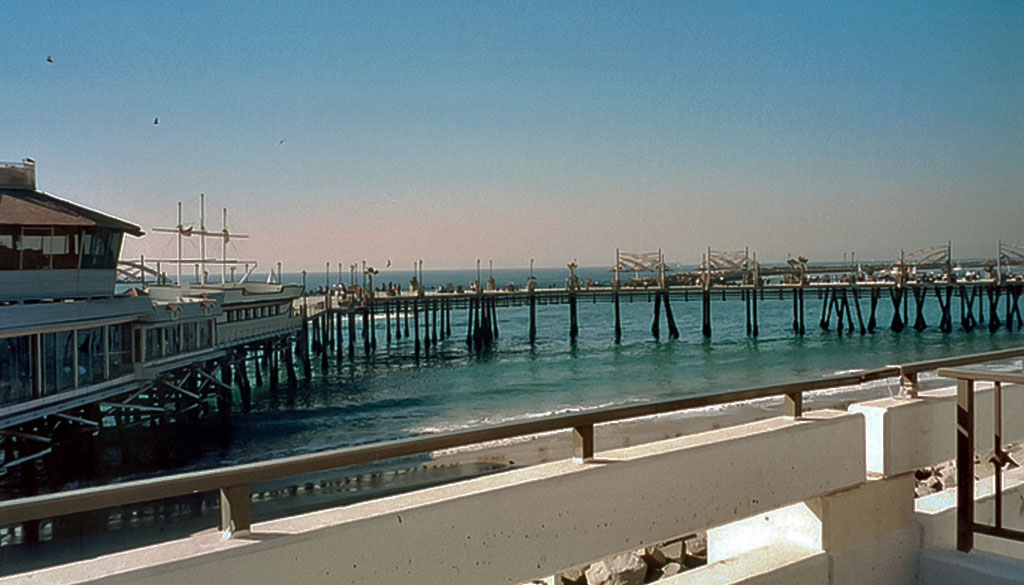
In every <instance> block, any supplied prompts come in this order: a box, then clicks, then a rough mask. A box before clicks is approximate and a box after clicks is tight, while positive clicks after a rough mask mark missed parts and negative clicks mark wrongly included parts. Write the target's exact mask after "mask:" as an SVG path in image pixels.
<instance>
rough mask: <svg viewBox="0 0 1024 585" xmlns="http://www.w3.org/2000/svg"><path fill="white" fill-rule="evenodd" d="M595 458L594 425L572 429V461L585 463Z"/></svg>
mask: <svg viewBox="0 0 1024 585" xmlns="http://www.w3.org/2000/svg"><path fill="white" fill-rule="evenodd" d="M593 458H594V425H592V424H586V425H580V426H575V427H573V428H572V460H573V461H574V462H576V463H583V462H584V461H587V460H589V459H593Z"/></svg>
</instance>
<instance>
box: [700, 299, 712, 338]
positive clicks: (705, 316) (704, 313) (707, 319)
mask: <svg viewBox="0 0 1024 585" xmlns="http://www.w3.org/2000/svg"><path fill="white" fill-rule="evenodd" d="M701 308H702V310H701V319H702V325H701V334H702V335H704V339H711V290H710V289H708V288H707V287H705V288H704V291H703V295H702V296H701Z"/></svg>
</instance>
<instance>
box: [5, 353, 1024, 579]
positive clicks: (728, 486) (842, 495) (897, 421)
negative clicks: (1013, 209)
mask: <svg viewBox="0 0 1024 585" xmlns="http://www.w3.org/2000/svg"><path fill="white" fill-rule="evenodd" d="M1022 355H1024V348H1015V349H1011V350H1004V351H997V352H989V353H985V354H976V355H974V356H970V358H969V361H966V362H965V361H964V360H965V359H967V358H952V359H950V360H935V361H933V362H928V364H929V367H930V368H939V367H946V366H947V365H950V364H952V365H963V364H964V363H983V362H988V361H994V360H1005V359H1010V358H1015V357H1020V356H1022ZM912 367H913V368H918V367H921V369H919V370H918V371H923V370H924V369H925V368H923V366H920V365H912ZM902 371H904V372H905V371H906V366H904V370H902ZM900 373H901V369H900V366H892V367H887V368H881V369H878V370H871V371H868V372H862V373H859V374H853V375H846V376H837V377H832V378H824V379H818V380H810V381H805V382H800V383H794V384H780V385H776V386H768V387H761V388H754V389H748V390H742V391H739V392H732V393H727V394H720V395H713V396H704V397H695V398H687V399H679V400H670V401H662V402H655V403H648V404H639V405H631V406H624V407H615V408H606V409H599V410H592V411H585V412H581V413H576V414H571V415H563V416H557V417H550V418H545V419H536V420H531V421H525V422H520V423H515V424H508V425H500V426H494V427H486V428H480V429H471V430H467V431H461V432H456V433H448V434H443V435H434V436H427V437H416V438H411V439H405V440H400V441H392V442H388V443H382V444H376V445H370V446H365V447H356V448H348V449H339V450H334V451H329V452H325V453H319V454H314V455H306V456H301V457H293V458H288V459H283V460H278V461H269V462H261V463H254V464H249V465H242V466H235V467H230V468H224V469H217V470H210V471H203V472H197V473H190V474H182V475H175V476H169V477H164V478H156V479H151V480H143V481H135V482H129V483H125V484H120V485H114V486H104V487H98V488H89V489H84V490H76V491H72V492H67V493H59V494H50V495H45V496H38V497H34V498H26V499H22V500H16V501H10V502H3V503H0V524H14V523H18V522H24V521H29V520H36V519H41V518H50V517H55V516H59V515H63V514H71V513H75V512H80V511H87V510H95V509H101V508H104V507H110V506H119V505H124V504H129V503H134V502H142V501H148V500H154V499H161V498H167V497H173V496H177V495H183V494H189V493H195V492H201V491H212V490H220V492H221V497H222V506H223V508H222V523H221V524H222V525H221V528H222V529H223V530H225V531H227V532H228V533H232V532H234V533H235V534H236V535H237V536H239V537H238V538H234V539H230V540H225V539H223V538H221V537H220V536H219V535H217V536H216V538H213V537H212V535H210V536H206V537H204V536H196V537H193V538H190V539H186V540H184V541H177V542H174V543H167V544H166V545H160V546H161V547H162V548H161V551H160V552H159V554H156V553H154V552H153V551H152V550H150V551H148V552H139V551H129V552H127V553H121V554H120V555H116V556H117V557H118V558H117V560H116V564H115V565H111V564H110V560H109V559H107V560H104V559H98V560H94V561H86V562H84V564H83V563H78V564H76V565H75V566H74V567H73V568H70V567H64V568H55V569H52V570H47V571H49V572H48V573H47V576H49V577H52V578H54V579H56V578H62V579H65V578H67V575H66V574H65V573H62V571H72V570H74V571H78V573H75V574H76V575H79V576H78V577H76V578H74V579H66V580H69V581H72V582H84V581H89V580H92V579H98V578H101V577H110V575H111V573H112V572H113V573H119V572H122V571H127V572H130V574H131V575H132V578H131V580H132V581H135V580H140V581H147V580H148V582H153V583H164V582H168V583H170V582H187V581H193V582H206V581H212V580H216V581H217V582H221V583H224V582H229V583H230V582H239V583H241V582H247V583H251V582H282V581H289V582H295V581H297V582H303V581H306V582H313V581H317V580H318V576H319V577H324V576H325V575H326V574H327V572H330V574H331V575H333V576H335V577H338V579H339V580H338V582H352V583H369V582H403V581H404V582H412V581H415V582H417V583H435V582H436V583H480V582H512V583H519V582H527V581H529V580H531V579H535V578H539V577H543V576H545V575H550V574H553V573H554V572H556V571H558V570H560V569H563V568H566V567H569V566H573V565H578V564H581V563H585V562H588V561H591V560H593V559H596V558H598V557H601V556H604V555H608V554H614V553H616V552H619V551H623V550H629V549H631V548H636V547H639V546H643V545H644V544H647V543H653V542H657V541H658V540H661V539H667V538H672V537H676V536H679V535H685V534H688V533H691V532H693V531H695V530H703V529H707V528H712V527H718V528H715V529H714V530H713V531H712V532H711V533H709V560H710V561H711V565H709V567H708V568H706V569H701V570H698V571H703V573H699V574H709V573H708V572H713V571H715V570H720V567H721V565H720V562H725V561H728V560H729V559H733V558H747V557H748V556H750V555H753V556H751V557H750V558H755V557H756V558H761V559H762V560H764V559H766V558H769V557H771V556H772V555H770V554H769V555H767V556H765V554H762V553H763V551H762V553H759V554H760V557H758V556H757V555H756V554H754V553H755V552H756V550H759V549H763V548H764V546H766V544H765V543H771V544H775V545H778V544H779V543H780V542H782V541H783V540H785V541H786V542H788V543H789V544H788V545H787V546H790V547H791V548H790V549H787V550H791V552H792V551H793V550H800V551H805V552H806V553H807V554H804V553H800V554H797V555H796V556H795V557H794V556H793V555H790V556H789V557H786V558H791V560H792V562H791V563H789V564H787V565H786V567H789V568H788V569H786V570H788V571H792V570H794V569H793V568H792V567H794V566H801V567H813V571H812V572H814V574H818V573H817V572H818V571H820V570H821V567H822V566H823V565H822V563H824V566H825V574H831V575H832V577H829V579H830V580H829V581H828V582H830V583H839V582H852V581H847V580H843V579H835V578H834V577H835V575H836V574H842V575H849V576H851V577H850V578H852V576H855V575H856V576H859V577H863V576H864V570H863V569H864V568H865V567H879V566H881V565H882V564H885V563H888V564H885V568H886V571H887V572H885V574H886V575H888V576H889V577H892V578H893V580H891V581H885V582H893V583H901V582H906V583H910V582H911V581H908V580H907V579H906V578H905V577H906V575H907V574H908V573H907V571H908V569H907V567H908V563H911V564H913V563H916V559H917V551H918V550H919V548H920V538H919V536H918V530H919V529H918V528H917V527H916V525H914V523H913V517H914V512H913V481H912V472H913V470H914V469H916V468H918V467H923V466H927V465H932V464H934V463H936V462H938V461H941V460H944V459H948V458H949V457H951V453H952V449H951V443H952V436H953V435H952V433H950V441H949V442H950V445H949V453H950V455H949V457H947V456H946V452H947V451H946V448H947V447H946V444H945V439H941V438H939V435H938V434H932V435H931V436H930V438H929V433H930V432H931V429H932V425H931V423H930V421H931V419H932V417H933V416H938V417H939V418H944V416H943V415H940V414H938V411H941V410H942V409H943V408H944V407H942V406H939V405H940V404H944V403H943V402H941V401H935V400H932V399H931V398H930V395H929V394H928V393H924V392H923V393H921V394H922V397H921V398H918V399H886V400H889V401H890V403H886V404H882V402H885V401H873V402H871V403H866V404H865V405H855V406H853V407H851V408H850V412H836V411H820V412H814V413H809V414H806V415H805V414H804V413H803V412H802V408H801V405H802V393H803V392H807V391H812V390H820V389H828V388H838V387H841V386H849V385H853V384H858V383H860V382H864V381H868V380H877V379H882V378H893V377H896V376H898V375H900ZM1009 394H1010V393H1008V395H1009ZM1015 394H1019V393H1015ZM770 396H785V397H786V400H787V403H788V414H789V415H790V416H789V417H783V418H778V419H769V420H765V421H760V422H756V423H751V424H748V425H742V426H739V427H731V428H727V429H722V430H718V431H712V432H709V433H703V434H699V435H691V436H685V437H681V438H678V439H669V440H666V441H660V442H657V443H650V444H646V445H640V446H636V447H628V448H625V449H619V450H614V451H605V452H602V453H601V454H600V455H601V457H600V458H596V457H595V452H594V441H593V439H594V425H595V424H598V423H603V422H611V421H619V420H624V419H628V418H634V417H641V416H648V415H653V414H662V413H667V412H673V411H678V410H683V409H688V408H697V407H704V406H709V405H715V404H725V403H731V402H738V401H744V400H750V399H755V398H764V397H770ZM933 403H934V404H933ZM925 407H930V408H936V409H938V410H937V411H936V412H934V413H932V412H931V411H929V414H924V411H920V412H917V413H916V414H914V412H916V411H914V409H922V408H925ZM1014 408H1015V407H1014ZM949 416H950V418H948V419H946V420H944V421H943V424H942V426H941V428H948V427H949V425H950V421H951V420H952V416H953V415H952V411H950V414H949ZM904 418H906V419H908V420H907V422H903V419H904ZM873 421H874V422H873ZM914 424H917V425H919V426H918V427H914V426H913V425H914ZM567 428H571V429H573V438H574V440H573V455H574V459H575V461H569V460H562V461H556V462H554V463H548V464H543V465H537V466H533V467H527V468H521V469H514V470H511V471H508V472H505V473H501V474H496V475H491V476H487V477H483V478H477V479H473V480H468V481H463V482H459V483H456V484H451V485H448V486H443V487H438V488H430V489H427V490H421V491H418V492H413V493H409V494H404V495H400V496H395V497H391V498H386V499H380V500H373V501H369V502H365V503H362V504H356V505H353V506H347V507H344V508H337V509H333V510H328V511H324V512H317V513H313V514H309V515H305V516H301V517H296V518H287V519H282V520H275V521H271V522H265V523H261V524H260V525H258V526H256V527H250V524H249V516H248V505H249V500H250V496H249V487H248V486H249V485H252V484H254V483H260V482H266V481H269V480H273V479H278V478H285V477H291V476H296V475H301V474H307V473H312V472H316V471H321V470H328V469H334V468H339V467H345V466H350V465H359V464H365V463H370V462H374V461H380V460H384V459H391V458H396V457H403V456H408V455H415V454H422V453H427V452H431V451H437V450H441V449H449V448H455V447H464V446H468V445H473V444H477V443H481V442H486V441H494V440H498V439H508V438H515V437H520V436H524V435H530V434H535V433H542V432H548V431H555V430H560V429H567ZM915 435H919V436H918V437H917V439H916V441H917V442H915V440H914V436H915ZM1011 435H1012V433H1011V432H1007V433H1006V436H1007V437H1009V436H1011ZM904 436H906V437H910V438H908V439H903V438H902V437H904ZM936 441H938V444H939V446H938V447H936V446H935V445H934V444H933V443H935V442H936ZM924 443H928V445H925V444H924ZM879 449H881V450H882V451H881V452H879ZM903 450H909V451H910V453H911V454H910V455H909V456H908V455H905V454H901V453H899V452H900V451H903ZM567 455H568V449H567ZM865 470H868V471H869V472H872V473H873V474H874V475H875V476H877V477H879V478H880V479H879V480H875V481H866V476H865ZM908 485H909V488H908ZM794 506H795V508H793V507H794ZM748 517H749V518H750V520H741V519H743V518H748ZM794 518H802V519H803V520H800V521H796V520H794ZM871 518H874V520H870V519H871ZM907 518H909V519H910V526H911V527H910V528H908V524H907V522H906V520H907ZM808 519H811V523H810V525H809V526H810V528H807V529H806V530H803V529H801V530H803V533H804V534H805V536H804V537H794V538H795V540H794V538H790V537H789V536H787V538H786V539H781V540H780V538H779V534H782V533H783V532H784V533H786V534H789V535H790V536H792V535H799V534H801V531H800V530H797V531H796V532H793V531H792V530H789V529H786V530H784V531H782V532H780V531H779V530H778V527H779V526H790V527H791V526H793V525H794V522H796V525H801V526H805V525H806V522H804V521H806V520H808ZM872 522H874V524H872ZM744 523H747V524H744ZM801 523H803V524H801ZM851 527H852V528H851ZM250 528H254V530H252V532H249V529H250ZM755 528H756V530H754V529H755ZM766 530H767V531H768V532H767V533H766V532H765V531H766ZM772 530H775V532H774V535H775V536H770V535H771V534H773V533H772V532H771V531H772ZM736 531H739V532H740V533H747V534H754V533H757V534H760V535H761V537H753V536H748V537H744V538H740V539H736V538H734V537H733V536H734V535H735V534H736ZM729 534H732V535H733V536H731V537H730V538H728V539H725V538H723V536H724V535H729ZM765 534H768V535H769V536H770V537H765ZM725 540H729V541H732V542H734V543H735V542H740V543H747V544H749V546H739V547H736V546H733V547H732V548H729V547H728V546H723V545H722V544H721V543H722V542H724V541H725ZM869 543H870V544H869ZM754 545H757V546H754ZM886 546H889V547H890V548H889V549H885V550H883V552H885V553H886V554H883V555H881V556H879V547H886ZM793 547H795V548H793ZM843 551H846V552H843ZM908 551H909V552H908ZM794 554H796V553H794ZM823 554H824V555H825V556H824V557H823V556H822V555H823ZM866 555H867V556H866ZM871 555H874V556H871ZM894 555H896V556H894ZM783 557H785V555H783ZM826 557H827V558H826ZM896 557H898V562H897V561H892V562H889V561H891V560H892V559H894V558H896ZM868 558H874V559H875V560H876V561H878V559H883V561H884V562H883V561H878V562H875V563H873V564H872V563H866V562H865V559H868ZM886 559H888V560H886ZM907 559H910V560H909V561H908V560H907ZM299 560H301V562H298V561H299ZM399 561H401V562H399ZM167 563H173V564H172V565H167ZM403 563H404V564H403ZM168 566H173V567H174V570H173V571H170V572H168ZM773 566H774V565H773ZM716 567H719V569H716ZM829 567H831V568H829ZM776 570H782V569H781V568H779V567H775V568H774V569H770V568H765V567H762V569H760V571H761V572H760V573H758V574H762V575H763V574H771V575H774V576H775V577H776V578H777V577H780V575H783V574H784V573H776V572H775V571H776ZM808 570H812V569H810V568H809V569H808ZM408 571H412V573H408ZM837 571H838V572H837ZM912 572H913V571H912V570H911V571H910V573H911V574H912ZM699 574H695V575H693V576H690V577H686V576H685V575H686V574H684V575H683V576H680V577H679V578H681V579H682V578H684V577H685V579H695V578H699ZM61 575H63V576H61ZM44 577H45V576H44ZM215 577H216V578H215ZM685 579H684V580H683V581H679V582H680V583H684V582H685V583H689V582H697V581H688V580H685ZM44 580H45V578H44ZM331 580H334V577H332V578H331ZM115 581H116V578H115ZM723 582H737V583H738V582H744V583H746V582H748V581H745V580H744V581H723ZM749 582H751V583H753V582H758V581H749ZM765 582H771V581H770V580H769V581H765ZM794 582H799V581H794ZM808 582H812V581H808ZM876 582H883V581H876Z"/></svg>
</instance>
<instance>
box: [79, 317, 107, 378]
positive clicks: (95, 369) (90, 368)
mask: <svg viewBox="0 0 1024 585" xmlns="http://www.w3.org/2000/svg"><path fill="white" fill-rule="evenodd" d="M102 381H103V328H102V327H93V328H91V329H81V330H79V331H78V386H79V387H82V386H88V385H90V384H96V383H98V382H102Z"/></svg>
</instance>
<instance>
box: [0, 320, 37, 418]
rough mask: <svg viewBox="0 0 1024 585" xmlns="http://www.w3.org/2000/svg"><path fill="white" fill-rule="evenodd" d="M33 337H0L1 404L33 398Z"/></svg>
mask: <svg viewBox="0 0 1024 585" xmlns="http://www.w3.org/2000/svg"><path fill="white" fill-rule="evenodd" d="M31 347H32V337H31V336H28V335H23V336H21V337H8V338H4V339H0V406H6V405H8V404H14V403H16V402H24V401H26V400H30V399H31V398H32V386H33V383H32V371H33V369H32V359H31V350H30V348H31Z"/></svg>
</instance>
